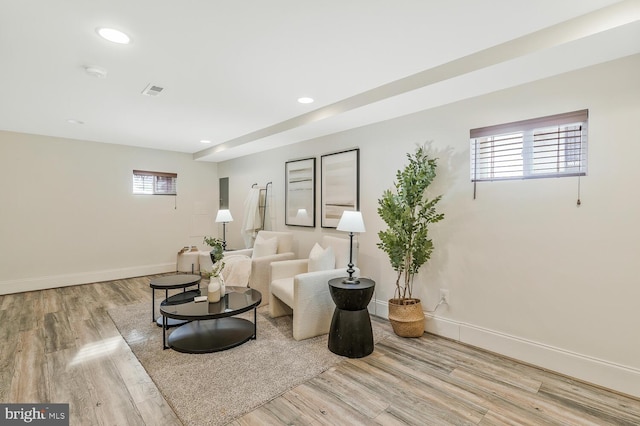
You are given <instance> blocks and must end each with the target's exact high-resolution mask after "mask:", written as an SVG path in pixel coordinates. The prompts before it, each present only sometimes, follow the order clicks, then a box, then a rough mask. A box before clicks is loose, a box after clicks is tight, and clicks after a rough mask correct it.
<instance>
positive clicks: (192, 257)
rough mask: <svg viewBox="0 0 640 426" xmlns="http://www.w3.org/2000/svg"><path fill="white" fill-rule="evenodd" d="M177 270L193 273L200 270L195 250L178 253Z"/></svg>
mask: <svg viewBox="0 0 640 426" xmlns="http://www.w3.org/2000/svg"><path fill="white" fill-rule="evenodd" d="M177 271H178V272H188V273H190V274H194V273H197V272H200V261H199V256H198V252H197V251H187V252H184V253H178V267H177Z"/></svg>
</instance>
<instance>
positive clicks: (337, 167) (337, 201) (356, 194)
mask: <svg viewBox="0 0 640 426" xmlns="http://www.w3.org/2000/svg"><path fill="white" fill-rule="evenodd" d="M320 170H321V171H320V178H321V179H320V180H321V191H320V204H321V212H320V218H321V219H320V222H321V223H320V224H321V226H322V227H323V228H336V227H337V226H338V222H340V218H341V217H342V212H344V211H345V210H360V149H359V148H355V149H349V150H346V151H340V152H334V153H331V154H325V155H322V156H321V157H320Z"/></svg>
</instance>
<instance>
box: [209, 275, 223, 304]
mask: <svg viewBox="0 0 640 426" xmlns="http://www.w3.org/2000/svg"><path fill="white" fill-rule="evenodd" d="M207 299H208V300H209V303H215V302H219V301H220V280H218V277H211V279H210V280H209V287H208V294H207Z"/></svg>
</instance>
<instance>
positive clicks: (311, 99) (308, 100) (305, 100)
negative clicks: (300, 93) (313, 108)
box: [298, 97, 313, 104]
mask: <svg viewBox="0 0 640 426" xmlns="http://www.w3.org/2000/svg"><path fill="white" fill-rule="evenodd" d="M298 102H300V103H301V104H310V103H311V102H313V98H307V97H303V98H298Z"/></svg>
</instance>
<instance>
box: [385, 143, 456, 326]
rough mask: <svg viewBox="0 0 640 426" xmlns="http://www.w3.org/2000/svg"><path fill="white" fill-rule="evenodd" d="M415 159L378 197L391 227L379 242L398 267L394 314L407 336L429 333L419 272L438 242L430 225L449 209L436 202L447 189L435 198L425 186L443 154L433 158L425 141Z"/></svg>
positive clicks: (391, 309) (394, 323) (411, 157)
mask: <svg viewBox="0 0 640 426" xmlns="http://www.w3.org/2000/svg"><path fill="white" fill-rule="evenodd" d="M407 159H408V160H409V163H408V164H407V165H406V166H405V167H404V169H402V170H398V171H397V172H396V181H395V182H394V184H393V185H394V188H395V191H391V190H389V189H387V190H385V191H384V193H383V194H382V198H380V199H379V200H378V214H379V215H380V217H381V218H382V220H384V222H385V223H386V224H387V229H386V230H383V231H380V232H378V237H379V238H380V242H379V243H378V244H377V245H378V248H380V249H381V250H383V251H384V252H385V253H386V254H387V255H388V256H389V261H390V263H391V267H392V268H393V270H394V271H396V272H397V278H396V288H395V291H394V296H393V298H392V299H390V300H389V320H390V322H391V325H392V327H393V331H394V332H395V333H396V334H397V335H399V336H402V337H419V336H421V335H422V334H423V333H424V311H423V310H422V304H421V302H420V299H417V298H414V297H413V283H414V276H415V274H416V273H418V271H419V270H420V267H421V266H422V265H424V264H425V263H426V262H427V261H428V260H429V258H430V257H431V252H432V251H433V242H432V241H431V239H430V238H429V235H428V230H429V229H428V228H429V225H430V224H432V223H436V222H439V221H441V220H442V219H443V218H444V214H442V213H437V212H436V209H435V206H436V204H437V203H438V202H439V201H440V199H441V198H442V196H441V195H439V196H437V197H435V198H433V199H429V198H428V197H427V196H426V194H425V192H426V190H427V188H428V187H429V185H430V184H431V182H432V181H433V179H434V178H435V177H436V167H437V159H435V158H430V157H429V155H428V154H427V152H426V148H425V146H419V147H418V148H417V149H416V151H415V153H413V154H411V153H409V154H407Z"/></svg>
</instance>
